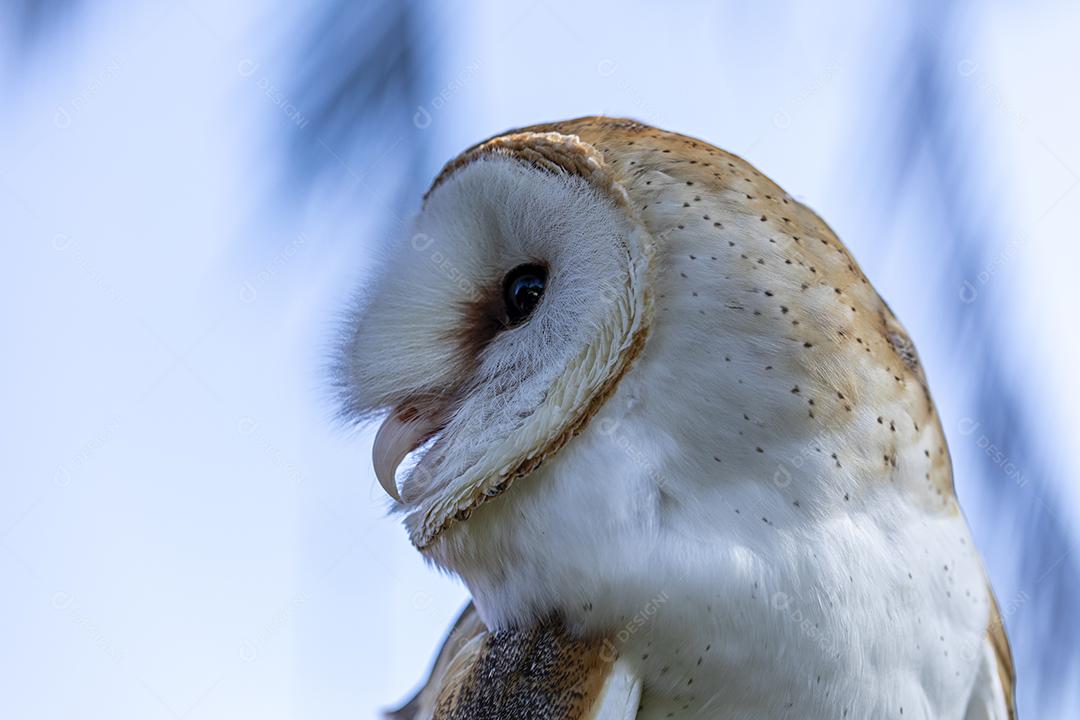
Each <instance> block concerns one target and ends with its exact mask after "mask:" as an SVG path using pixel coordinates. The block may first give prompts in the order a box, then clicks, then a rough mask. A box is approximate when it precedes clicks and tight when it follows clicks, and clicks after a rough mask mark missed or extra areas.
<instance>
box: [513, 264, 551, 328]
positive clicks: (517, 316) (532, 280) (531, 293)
mask: <svg viewBox="0 0 1080 720" xmlns="http://www.w3.org/2000/svg"><path fill="white" fill-rule="evenodd" d="M546 284H547V268H545V267H543V266H542V265H519V266H518V267H516V268H514V269H513V270H511V271H510V272H509V273H507V275H506V278H505V279H504V280H503V299H504V300H503V301H504V302H505V303H506V317H507V320H508V322H509V324H510V325H517V324H518V323H521V322H523V321H525V320H526V319H527V318H528V317H529V315H530V313H532V311H533V309H534V308H535V307H536V306H537V304H538V303H539V302H540V298H541V297H543V295H544V286H545V285H546Z"/></svg>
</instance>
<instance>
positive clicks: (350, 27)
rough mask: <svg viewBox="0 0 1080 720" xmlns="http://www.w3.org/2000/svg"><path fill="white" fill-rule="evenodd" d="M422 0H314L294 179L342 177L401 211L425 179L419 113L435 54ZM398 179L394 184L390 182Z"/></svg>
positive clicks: (303, 62) (299, 98) (299, 89)
mask: <svg viewBox="0 0 1080 720" xmlns="http://www.w3.org/2000/svg"><path fill="white" fill-rule="evenodd" d="M425 12H426V7H425V5H424V4H423V3H421V2H411V1H403V0H375V1H373V2H366V3H354V2H349V1H348V0H331V1H330V2H326V3H323V4H321V5H318V6H314V9H312V10H311V11H310V16H311V19H310V21H309V23H308V25H307V27H306V28H303V31H302V36H301V37H302V40H301V41H300V42H299V52H298V54H297V61H296V63H295V67H294V68H291V72H293V73H294V75H295V81H294V87H295V93H294V95H295V98H296V105H297V106H298V107H300V108H302V110H303V112H304V113H305V114H306V116H307V118H308V119H309V121H310V126H309V127H306V128H305V129H304V131H302V132H294V133H291V134H290V137H291V139H290V142H289V146H288V159H289V164H290V168H291V171H292V173H293V179H294V180H295V181H296V182H297V183H299V184H301V185H304V184H307V183H309V182H310V181H311V180H313V179H315V178H316V177H318V176H323V175H328V176H331V177H337V178H340V180H341V181H342V182H344V183H345V185H346V186H347V187H349V188H355V190H356V191H357V192H359V193H363V194H364V196H365V199H371V192H370V191H371V190H372V187H371V185H372V183H371V181H372V180H374V179H378V188H377V190H378V192H379V193H380V194H382V197H381V199H380V198H375V199H376V200H377V201H380V202H382V203H383V205H384V207H388V208H390V209H391V210H392V211H393V213H394V216H395V217H399V215H398V212H399V209H400V208H401V207H403V206H404V205H405V204H406V202H407V201H406V198H408V197H410V196H413V195H417V194H418V192H419V191H420V189H421V184H422V183H423V181H424V178H423V177H422V173H423V171H424V161H425V159H426V158H427V150H428V148H429V146H430V142H429V134H428V133H425V132H424V129H425V128H424V127H420V126H418V125H417V123H415V122H414V113H415V111H416V108H417V107H418V106H419V105H420V104H421V97H422V96H423V91H424V88H425V87H426V86H425V82H426V79H428V78H430V77H431V76H432V74H433V73H432V69H431V67H430V65H431V64H432V63H431V61H430V60H429V59H427V58H425V57H422V56H423V55H424V53H425V48H430V47H431V44H432V43H431V40H430V38H428V37H427V36H426V33H425V32H424V30H425V29H427V28H430V27H431V25H432V23H431V22H430V21H429V20H430V19H428V20H424V18H423V16H424V14H425ZM387 183H390V184H391V187H390V188H389V191H388V192H387V186H386V184H387Z"/></svg>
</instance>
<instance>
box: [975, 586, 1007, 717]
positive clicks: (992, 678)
mask: <svg viewBox="0 0 1080 720" xmlns="http://www.w3.org/2000/svg"><path fill="white" fill-rule="evenodd" d="M989 592H990V602H991V605H990V622H989V624H988V625H987V628H986V639H985V641H984V642H983V648H982V654H981V659H980V665H979V673H978V675H977V676H976V678H975V687H974V689H973V690H972V693H971V699H970V700H969V701H968V707H967V712H966V713H965V715H964V720H1016V671H1015V669H1014V668H1013V659H1012V651H1011V650H1010V649H1009V639H1008V637H1006V635H1005V624H1004V622H1003V621H1002V618H1001V610H999V609H998V604H997V599H996V598H995V597H994V592H993V590H990V591H989Z"/></svg>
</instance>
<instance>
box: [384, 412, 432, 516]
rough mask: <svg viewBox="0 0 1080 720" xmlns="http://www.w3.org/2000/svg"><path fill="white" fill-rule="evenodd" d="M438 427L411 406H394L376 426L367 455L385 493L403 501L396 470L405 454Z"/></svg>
mask: <svg viewBox="0 0 1080 720" xmlns="http://www.w3.org/2000/svg"><path fill="white" fill-rule="evenodd" d="M437 431H438V424H437V422H436V421H434V420H431V419H429V418H426V417H424V416H423V415H422V414H421V413H419V412H417V411H416V410H415V409H413V408H407V409H405V410H399V409H398V408H394V409H393V410H391V411H390V414H389V415H388V416H387V417H386V420H384V421H383V424H382V425H381V426H379V432H377V433H376V434H375V444H374V445H373V446H372V448H371V457H372V461H373V463H374V465H375V476H376V477H377V478H379V484H380V485H382V489H383V490H385V491H386V494H387V495H389V496H390V497H392V498H394V500H397V501H398V502H403V501H402V499H401V494H400V493H399V492H398V488H397V480H396V474H397V469H398V466H399V465H400V464H401V461H402V460H404V459H405V456H406V455H408V454H409V453H411V452H412V451H413V450H415V449H416V448H418V447H420V446H421V445H423V444H424V443H425V442H426V441H427V440H428V439H430V438H431V436H432V435H434V434H435V433H436V432H437Z"/></svg>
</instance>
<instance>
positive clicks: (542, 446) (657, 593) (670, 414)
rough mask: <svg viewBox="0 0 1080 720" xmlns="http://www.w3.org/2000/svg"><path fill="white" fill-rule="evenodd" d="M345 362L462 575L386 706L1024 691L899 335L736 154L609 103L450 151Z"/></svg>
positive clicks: (712, 704) (853, 714)
mask: <svg viewBox="0 0 1080 720" xmlns="http://www.w3.org/2000/svg"><path fill="white" fill-rule="evenodd" d="M339 377H340V388H341V391H342V395H343V399H344V404H345V408H346V411H347V412H348V413H349V414H350V416H352V417H356V418H369V417H373V416H376V415H378V414H379V413H384V414H385V420H384V421H383V422H382V425H381V426H380V428H379V431H378V434H377V436H376V440H375V444H374V464H375V469H376V474H377V476H378V478H379V480H380V482H381V483H382V485H383V487H384V488H385V489H386V490H387V492H388V493H389V494H390V495H391V496H392V498H393V506H394V510H395V511H396V512H397V513H399V514H400V517H401V518H402V520H403V523H404V525H405V528H406V530H407V532H408V535H409V537H410V539H411V541H412V543H413V544H414V545H415V546H416V548H417V549H418V550H419V551H420V552H421V553H423V555H424V556H425V557H426V558H427V559H428V560H429V561H430V562H432V563H433V564H435V565H437V566H438V567H440V568H443V569H445V570H446V571H448V572H450V573H453V574H455V575H457V576H458V577H460V578H461V580H462V581H463V582H464V584H465V585H466V586H467V588H468V590H469V592H470V594H471V596H472V604H471V605H470V606H469V607H468V608H467V609H466V611H465V612H464V614H463V615H462V617H461V618H460V619H459V620H458V622H457V623H456V624H455V626H454V628H453V631H452V632H451V633H450V635H449V637H448V639H447V641H446V643H445V645H444V646H443V648H442V650H441V651H440V652H439V653H438V655H437V659H436V662H435V665H434V669H433V671H432V673H431V676H430V678H429V680H428V682H427V684H426V685H425V686H424V687H423V689H422V690H421V691H420V693H419V694H418V695H417V696H416V697H415V698H414V699H413V700H412V701H411V702H410V703H408V704H407V705H406V706H405V707H403V708H401V709H400V710H399V711H397V712H396V713H395V714H393V715H392V716H393V717H397V718H410V719H412V718H417V719H419V718H423V719H425V720H426V719H428V718H434V719H437V720H446V719H449V718H455V719H457V718H519V719H524V718H551V719H563V718H566V719H570V718H575V719H576V718H640V719H643V720H654V719H659V718H844V717H848V718H859V719H862V718H886V717H889V718H935V719H941V718H968V719H973V718H1010V717H1013V713H1014V711H1013V686H1014V677H1013V670H1012V661H1011V657H1010V652H1009V647H1008V643H1007V640H1006V637H1005V634H1004V629H1003V626H1002V622H1001V619H1000V616H999V613H998V611H997V607H996V603H995V600H994V596H993V594H992V591H991V589H990V588H989V586H988V583H987V580H986V576H985V574H984V571H983V568H982V564H981V560H980V558H979V555H978V552H977V550H976V548H975V547H974V545H973V542H972V539H971V535H970V532H969V530H968V527H967V524H966V522H965V519H964V516H963V515H962V513H961V511H960V508H959V506H958V504H957V499H956V496H955V494H954V492H953V483H952V475H951V473H952V470H951V464H950V459H949V452H948V449H947V447H946V443H945V438H944V435H943V432H942V428H941V423H940V422H939V419H938V417H937V415H936V412H935V410H934V404H933V401H932V399H931V396H930V392H929V389H928V385H927V382H926V378H925V375H924V372H923V369H922V367H921V365H920V364H919V359H918V356H917V354H916V352H915V348H914V346H913V344H912V342H911V340H910V339H909V338H908V335H907V333H906V332H905V331H904V328H903V327H902V326H901V325H900V323H899V322H898V321H897V320H896V318H895V317H894V316H893V314H892V312H891V311H890V309H889V307H888V306H887V305H886V304H885V302H884V301H882V299H881V298H880V297H879V296H878V294H877V292H876V291H875V290H874V288H873V286H871V285H870V283H869V281H868V280H867V278H866V277H865V276H864V275H863V273H862V271H861V270H860V268H859V266H858V265H857V264H856V262H855V260H854V259H853V258H852V256H851V254H850V253H849V252H848V250H847V249H846V248H845V246H844V245H843V244H841V242H840V241H839V240H838V239H837V237H836V236H835V235H834V234H833V232H832V231H831V230H830V229H829V227H828V226H827V225H825V223H824V222H822V220H820V219H819V218H818V217H817V215H815V214H814V213H813V212H812V211H811V210H810V209H808V208H807V207H805V206H804V205H802V204H800V203H799V202H796V201H795V200H794V199H793V198H792V197H791V196H790V195H788V194H787V193H786V192H784V191H783V190H782V189H780V188H779V187H778V186H777V185H776V184H774V183H773V182H772V181H770V180H769V179H768V178H766V177H765V176H764V175H762V174H761V173H760V172H758V171H757V170H756V169H754V167H752V166H751V165H749V164H748V163H747V162H745V161H743V160H742V159H740V158H738V157H736V156H734V155H732V154H730V153H727V152H724V151H722V150H719V149H717V148H715V147H713V146H711V145H709V144H707V143H705V142H702V141H700V140H695V139H692V138H689V137H685V136H682V135H678V134H674V133H670V132H665V131H662V130H659V129H656V128H653V127H650V126H647V125H644V124H640V123H638V122H634V121H630V120H621V119H613V118H603V117H590V118H581V119H577V120H570V121H566V122H559V123H553V124H547V125H538V126H533V127H529V128H524V129H521V130H515V131H512V132H508V133H506V134H503V135H500V136H497V137H495V138H492V139H490V140H487V141H486V142H483V143H481V144H479V145H477V146H475V147H473V148H471V149H469V150H467V151H466V152H464V153H462V154H461V155H459V156H458V157H457V158H455V159H454V160H452V161H451V162H450V163H449V164H447V165H446V167H445V168H444V169H443V171H442V173H441V174H440V175H439V176H438V177H437V178H436V179H435V181H434V183H433V185H432V187H431V189H430V190H429V191H428V193H427V195H426V196H425V198H424V202H423V206H422V209H421V211H420V212H419V214H418V217H417V218H416V221H415V227H414V228H413V230H412V231H411V234H409V235H406V236H405V237H404V238H402V239H401V240H400V241H399V242H397V243H395V244H394V245H393V247H392V248H391V249H390V251H389V254H388V256H387V258H386V260H385V262H384V263H383V264H382V266H381V269H380V270H379V271H378V272H377V273H376V274H375V276H374V278H373V280H372V282H371V284H370V285H369V287H368V288H367V290H366V292H365V293H364V294H363V298H362V300H361V302H360V303H359V304H358V308H357V310H356V312H355V314H354V316H352V318H351V320H350V324H349V327H348V330H347V333H346V339H345V342H344V343H343V349H342V352H341V355H340V375H339ZM407 456H409V457H410V458H411V459H410V462H407V463H403V461H404V459H405V458H406V457H407ZM403 464H404V465H405V467H399V466H401V465H403ZM399 476H400V478H399Z"/></svg>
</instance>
